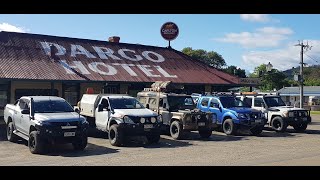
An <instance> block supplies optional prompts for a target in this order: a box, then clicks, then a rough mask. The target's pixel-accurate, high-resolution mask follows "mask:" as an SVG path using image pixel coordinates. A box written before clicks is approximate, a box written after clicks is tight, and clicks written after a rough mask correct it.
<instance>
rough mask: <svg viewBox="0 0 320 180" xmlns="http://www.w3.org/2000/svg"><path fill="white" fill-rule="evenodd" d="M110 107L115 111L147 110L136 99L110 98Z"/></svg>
mask: <svg viewBox="0 0 320 180" xmlns="http://www.w3.org/2000/svg"><path fill="white" fill-rule="evenodd" d="M109 101H110V106H111V107H112V108H113V109H143V108H145V107H144V106H143V105H142V104H141V103H140V102H139V101H138V100H136V99H135V98H110V99H109Z"/></svg>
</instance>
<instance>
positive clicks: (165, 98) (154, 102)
mask: <svg viewBox="0 0 320 180" xmlns="http://www.w3.org/2000/svg"><path fill="white" fill-rule="evenodd" d="M164 83H165V82H164ZM156 89H157V88H145V89H144V91H142V92H139V93H138V94H137V98H138V99H139V100H140V102H141V103H143V104H144V105H145V106H147V107H149V108H150V109H151V110H154V111H155V112H158V113H159V114H160V116H161V118H162V120H163V125H164V126H163V131H165V132H170V135H171V137H172V138H173V139H182V138H183V136H184V134H185V133H186V132H190V131H199V134H200V136H201V137H202V138H209V137H210V136H211V134H212V130H213V129H214V128H215V127H216V126H215V124H213V123H212V121H213V119H215V118H216V115H215V113H210V112H202V111H200V110H199V109H197V108H196V105H195V104H194V101H193V99H192V97H191V96H190V95H186V94H176V93H170V92H160V90H159V89H160V88H158V91H157V90H156Z"/></svg>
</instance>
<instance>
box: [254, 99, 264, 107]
mask: <svg viewBox="0 0 320 180" xmlns="http://www.w3.org/2000/svg"><path fill="white" fill-rule="evenodd" d="M262 103H263V99H262V98H254V106H255V107H261V106H262V105H261V104H262Z"/></svg>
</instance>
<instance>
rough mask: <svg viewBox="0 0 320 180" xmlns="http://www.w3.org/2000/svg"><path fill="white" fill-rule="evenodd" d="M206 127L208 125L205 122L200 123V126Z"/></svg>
mask: <svg viewBox="0 0 320 180" xmlns="http://www.w3.org/2000/svg"><path fill="white" fill-rule="evenodd" d="M205 125H206V123H204V122H199V123H198V126H205Z"/></svg>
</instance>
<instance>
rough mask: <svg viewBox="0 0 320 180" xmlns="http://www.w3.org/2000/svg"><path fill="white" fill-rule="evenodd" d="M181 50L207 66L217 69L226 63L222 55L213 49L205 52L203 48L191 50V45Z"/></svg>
mask: <svg viewBox="0 0 320 180" xmlns="http://www.w3.org/2000/svg"><path fill="white" fill-rule="evenodd" d="M182 52H183V53H184V54H186V55H188V56H191V57H192V58H193V59H198V60H200V61H202V62H204V63H206V64H208V65H209V66H212V67H214V68H217V69H221V68H222V67H223V66H225V65H226V62H225V60H224V59H223V57H222V56H221V55H220V54H218V53H217V52H214V51H209V52H207V51H206V50H203V49H196V50H193V49H192V48H191V47H186V48H183V49H182Z"/></svg>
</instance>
